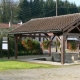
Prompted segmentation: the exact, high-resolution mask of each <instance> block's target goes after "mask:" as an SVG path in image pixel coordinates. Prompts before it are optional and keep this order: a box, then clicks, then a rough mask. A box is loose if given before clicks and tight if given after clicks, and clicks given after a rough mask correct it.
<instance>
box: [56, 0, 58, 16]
mask: <svg viewBox="0 0 80 80" xmlns="http://www.w3.org/2000/svg"><path fill="white" fill-rule="evenodd" d="M57 6H58V5H57V0H56V16H57V15H58V11H57V9H58V7H57Z"/></svg>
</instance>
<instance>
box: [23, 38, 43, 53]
mask: <svg viewBox="0 0 80 80" xmlns="http://www.w3.org/2000/svg"><path fill="white" fill-rule="evenodd" d="M22 45H23V47H24V48H25V49H26V50H27V53H28V54H42V50H41V48H40V43H39V42H38V41H36V40H32V39H24V40H22Z"/></svg>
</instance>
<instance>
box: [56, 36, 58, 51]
mask: <svg viewBox="0 0 80 80" xmlns="http://www.w3.org/2000/svg"><path fill="white" fill-rule="evenodd" d="M57 42H58V40H57V37H56V52H57V51H58V49H57Z"/></svg>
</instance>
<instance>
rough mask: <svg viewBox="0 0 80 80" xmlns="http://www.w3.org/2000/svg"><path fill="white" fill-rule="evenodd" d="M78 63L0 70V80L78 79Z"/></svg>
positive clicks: (79, 76)
mask: <svg viewBox="0 0 80 80" xmlns="http://www.w3.org/2000/svg"><path fill="white" fill-rule="evenodd" d="M79 79H80V65H74V66H66V67H65V66H64V67H61V68H51V69H23V70H8V71H1V72H0V80H79Z"/></svg>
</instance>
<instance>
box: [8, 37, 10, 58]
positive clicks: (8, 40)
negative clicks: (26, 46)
mask: <svg viewBox="0 0 80 80" xmlns="http://www.w3.org/2000/svg"><path fill="white" fill-rule="evenodd" d="M9 50H10V48H9V36H8V59H9V58H10V55H9Z"/></svg>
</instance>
